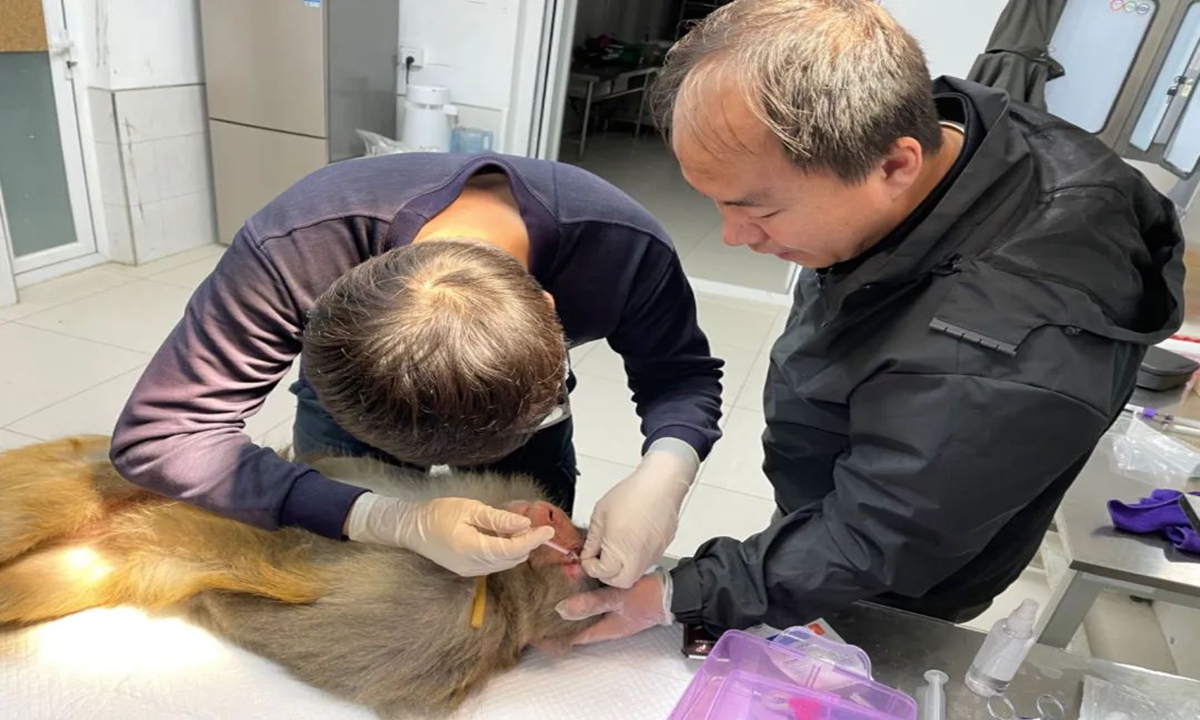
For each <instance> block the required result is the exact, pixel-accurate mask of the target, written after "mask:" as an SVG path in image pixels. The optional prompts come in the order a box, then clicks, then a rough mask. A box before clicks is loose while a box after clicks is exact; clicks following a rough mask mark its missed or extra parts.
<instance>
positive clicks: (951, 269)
mask: <svg viewBox="0 0 1200 720" xmlns="http://www.w3.org/2000/svg"><path fill="white" fill-rule="evenodd" d="M962 259H963V258H962V255H958V254H957V253H956V254H954V255H951V256H950V257H948V258H946V260H945V261H944V262H942V263H941V264H940V265H936V266H934V268H933V274H934V275H953V274H954V273H956V272H958V268H959V266H960V265H962Z"/></svg>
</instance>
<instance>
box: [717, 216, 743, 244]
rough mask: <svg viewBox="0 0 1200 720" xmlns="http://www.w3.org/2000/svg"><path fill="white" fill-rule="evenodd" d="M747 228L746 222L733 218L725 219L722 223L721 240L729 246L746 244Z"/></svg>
mask: <svg viewBox="0 0 1200 720" xmlns="http://www.w3.org/2000/svg"><path fill="white" fill-rule="evenodd" d="M745 228H746V225H745V223H740V222H736V221H733V220H723V221H722V223H721V242H723V243H725V244H726V245H728V246H729V247H738V246H739V245H745V244H746V238H745V232H744V231H745Z"/></svg>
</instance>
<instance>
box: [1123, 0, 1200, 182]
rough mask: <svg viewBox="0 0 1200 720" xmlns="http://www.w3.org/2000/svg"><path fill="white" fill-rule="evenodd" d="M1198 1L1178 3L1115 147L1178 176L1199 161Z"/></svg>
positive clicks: (1188, 174)
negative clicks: (1125, 126) (1197, 101)
mask: <svg viewBox="0 0 1200 720" xmlns="http://www.w3.org/2000/svg"><path fill="white" fill-rule="evenodd" d="M1197 83H1200V2H1184V3H1181V4H1180V5H1179V7H1178V9H1177V11H1176V12H1175V14H1174V15H1173V16H1172V17H1171V18H1170V24H1169V26H1168V29H1167V32H1166V34H1165V35H1164V38H1163V41H1162V43H1161V47H1160V48H1159V50H1158V51H1157V53H1156V57H1155V59H1154V64H1153V66H1152V68H1151V71H1150V73H1149V75H1148V76H1147V78H1146V81H1145V83H1144V84H1143V87H1142V90H1141V93H1140V94H1139V95H1138V97H1137V100H1136V102H1135V103H1134V105H1133V106H1132V108H1131V110H1132V112H1131V116H1130V118H1129V120H1128V124H1127V129H1126V131H1125V132H1123V133H1122V135H1121V138H1122V139H1121V141H1120V142H1118V144H1117V145H1116V148H1117V151H1118V152H1120V153H1121V154H1122V155H1124V156H1125V157H1128V158H1131V159H1133V160H1142V161H1145V162H1151V163H1156V164H1158V165H1161V166H1163V167H1165V168H1167V169H1168V170H1171V171H1172V172H1174V173H1175V174H1176V175H1179V176H1180V177H1183V178H1187V177H1188V176H1190V175H1192V174H1193V173H1194V172H1195V170H1196V166H1197V162H1198V161H1200V104H1198V103H1195V102H1193V100H1194V99H1195V98H1196V96H1197V95H1200V92H1198V90H1200V88H1197Z"/></svg>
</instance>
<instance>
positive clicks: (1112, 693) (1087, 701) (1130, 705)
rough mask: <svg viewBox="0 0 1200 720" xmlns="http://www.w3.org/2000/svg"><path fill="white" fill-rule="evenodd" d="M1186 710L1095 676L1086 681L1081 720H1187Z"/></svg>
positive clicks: (1087, 677)
mask: <svg viewBox="0 0 1200 720" xmlns="http://www.w3.org/2000/svg"><path fill="white" fill-rule="evenodd" d="M1184 712H1185V709H1183V708H1178V707H1174V703H1171V702H1155V700H1154V699H1152V698H1150V697H1149V696H1147V695H1145V694H1144V693H1141V692H1138V691H1137V690H1134V689H1133V688H1131V687H1126V686H1124V685H1114V684H1112V683H1110V682H1108V681H1106V680H1101V679H1100V678H1098V677H1094V676H1092V675H1085V676H1084V678H1083V703H1082V705H1081V706H1080V708H1079V720H1185V718H1192V717H1195V716H1194V715H1189V714H1183V713H1184Z"/></svg>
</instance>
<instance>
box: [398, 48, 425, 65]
mask: <svg viewBox="0 0 1200 720" xmlns="http://www.w3.org/2000/svg"><path fill="white" fill-rule="evenodd" d="M409 58H412V59H413V63H412V67H415V68H419V67H424V66H425V51H424V50H422V49H421V48H411V47H402V48H400V67H404V66H405V65H406V64H407V63H408V59H409Z"/></svg>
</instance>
